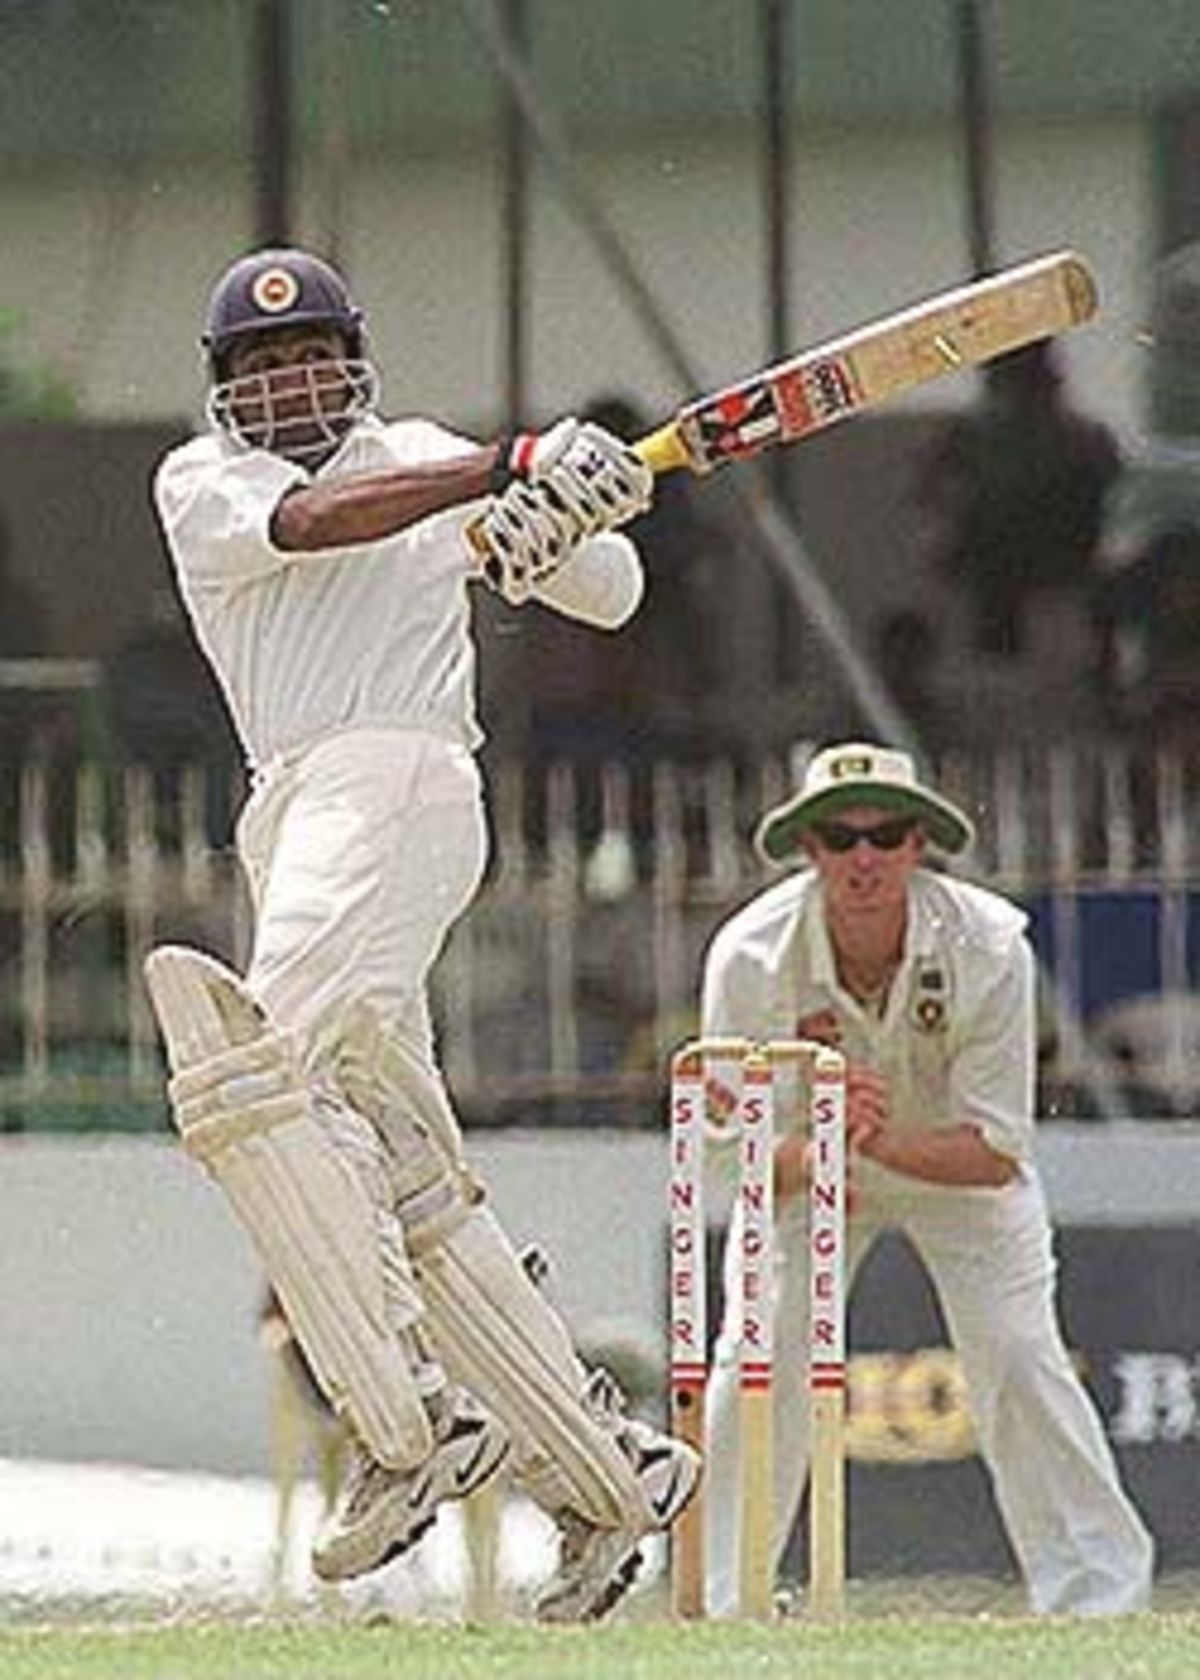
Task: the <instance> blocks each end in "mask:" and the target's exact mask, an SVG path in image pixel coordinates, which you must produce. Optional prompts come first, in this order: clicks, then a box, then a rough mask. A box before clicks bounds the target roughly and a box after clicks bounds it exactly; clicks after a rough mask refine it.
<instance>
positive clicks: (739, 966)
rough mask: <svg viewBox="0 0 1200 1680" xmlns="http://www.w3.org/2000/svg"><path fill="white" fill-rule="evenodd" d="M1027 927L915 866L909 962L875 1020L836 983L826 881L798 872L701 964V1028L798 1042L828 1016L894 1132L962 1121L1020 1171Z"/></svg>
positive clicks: (724, 934)
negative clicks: (875, 1079)
mask: <svg viewBox="0 0 1200 1680" xmlns="http://www.w3.org/2000/svg"><path fill="white" fill-rule="evenodd" d="M1027 920H1028V918H1027V917H1026V916H1025V914H1024V912H1023V911H1022V910H1020V909H1018V908H1017V906H1016V905H1014V904H1011V903H1009V901H1008V900H1007V899H1005V898H1002V897H1000V896H999V895H998V894H997V893H993V892H990V891H987V890H986V889H984V888H982V887H977V886H973V885H970V884H968V883H966V882H963V881H957V880H954V879H952V878H951V877H949V876H946V875H940V874H937V873H935V872H933V871H931V870H925V869H922V870H918V871H917V872H916V874H915V875H914V876H913V879H912V883H911V886H910V890H909V916H908V927H907V930H906V936H905V944H904V955H903V959H902V961H901V964H900V968H899V969H898V971H897V973H896V975H895V977H894V978H893V981H892V984H891V987H890V989H889V993H888V998H887V1004H886V1007H885V1008H884V1010H883V1012H882V1014H876V1013H874V1012H872V1011H871V1010H869V1009H866V1008H864V1007H863V1006H862V1005H861V1004H859V1003H858V1002H857V1001H856V1000H855V999H854V998H853V997H852V996H851V995H850V994H849V993H848V992H846V991H845V990H844V989H843V988H842V987H841V986H840V985H839V983H838V978H837V973H836V969H835V965H834V960H833V953H832V950H831V947H830V943H829V936H828V933H827V931H826V923H825V913H824V895H823V891H822V888H821V885H820V882H819V880H818V878H817V876H816V874H815V872H814V871H812V870H808V869H804V870H800V871H798V872H797V873H795V874H793V875H789V876H788V877H787V878H786V879H785V880H783V881H781V882H779V883H777V884H776V885H774V886H771V887H769V888H767V889H766V891H764V892H762V893H760V894H759V895H758V896H757V897H756V898H754V899H752V900H751V901H750V903H749V904H747V905H745V906H744V907H743V908H742V909H741V910H739V911H737V912H736V913H735V914H734V915H733V916H732V917H731V918H730V919H729V920H728V921H727V922H726V923H724V925H723V926H722V927H721V928H720V929H719V930H718V932H717V934H716V936H715V937H714V939H713V941H712V944H711V946H710V949H709V952H708V956H707V959H706V962H705V970H704V985H703V1006H702V1015H703V1028H702V1030H703V1032H704V1034H705V1035H706V1036H707V1035H710V1034H711V1035H729V1034H732V1035H739V1034H740V1035H744V1036H746V1037H749V1038H754V1039H779V1038H784V1039H786V1038H795V1037H798V1036H801V1037H802V1036H805V1032H806V1030H808V1031H811V1030H812V1027H811V1023H812V1022H813V1018H814V1017H817V1016H820V1015H822V1014H824V1013H825V1012H830V1011H831V1012H832V1014H833V1015H834V1016H835V1017H836V1024H837V1029H838V1031H839V1033H840V1048H841V1049H842V1050H843V1051H844V1052H845V1054H846V1055H847V1056H848V1058H849V1059H850V1060H851V1061H852V1062H857V1063H860V1064H864V1065H866V1066H869V1067H872V1068H874V1069H876V1070H877V1071H878V1072H880V1073H881V1074H882V1075H883V1076H884V1078H885V1080H886V1081H887V1086H888V1095H889V1103H890V1109H891V1117H892V1123H893V1124H894V1125H896V1126H897V1127H898V1128H901V1127H917V1126H946V1127H949V1126H953V1125H956V1124H958V1123H960V1122H962V1121H964V1120H966V1121H970V1122H973V1123H975V1124H976V1125H978V1127H979V1129H980V1131H981V1132H982V1134H983V1136H984V1137H985V1138H986V1140H987V1142H988V1143H989V1144H991V1146H992V1147H993V1148H994V1149H996V1150H999V1151H1000V1152H1001V1153H1003V1154H1006V1155H1011V1156H1013V1157H1015V1158H1016V1159H1018V1160H1021V1161H1025V1160H1027V1159H1028V1158H1029V1157H1030V1155H1031V1152H1032V1148H1033V1141H1034V1133H1033V1103H1034V1076H1035V1051H1036V1023H1035V1005H1034V960H1033V952H1032V950H1031V948H1030V945H1029V942H1028V939H1027V938H1026V935H1025V927H1026V923H1027ZM806 1024H808V1025H807V1026H806ZM791 1108H792V1114H793V1117H794V1115H795V1104H794V1102H793V1104H792V1105H791ZM784 1112H785V1115H786V1113H787V1108H786V1105H785V1111H784ZM781 1118H783V1117H782V1116H781ZM870 1165H871V1164H870V1163H866V1162H864V1163H863V1167H864V1168H867V1167H869V1166H870ZM877 1170H881V1169H877Z"/></svg>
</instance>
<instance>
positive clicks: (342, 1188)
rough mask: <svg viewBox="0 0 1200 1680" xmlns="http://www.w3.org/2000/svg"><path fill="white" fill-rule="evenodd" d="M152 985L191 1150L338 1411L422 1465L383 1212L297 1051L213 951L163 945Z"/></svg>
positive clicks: (376, 1450)
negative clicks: (320, 1111) (316, 1098)
mask: <svg viewBox="0 0 1200 1680" xmlns="http://www.w3.org/2000/svg"><path fill="white" fill-rule="evenodd" d="M146 982H147V986H148V988H149V991H150V997H151V1000H152V1002H153V1004H154V1008H155V1012H156V1014H157V1016H158V1020H159V1024H160V1026H161V1028H162V1032H163V1037H164V1039H165V1040H166V1045H167V1053H168V1057H169V1059H170V1063H171V1067H172V1070H173V1077H172V1079H171V1083H170V1095H171V1103H172V1109H173V1113H174V1118H175V1123H176V1125H177V1127H178V1129H179V1133H180V1136H181V1138H182V1140H183V1145H184V1148H185V1149H186V1150H187V1151H188V1153H189V1154H191V1155H193V1156H194V1157H195V1158H196V1159H197V1160H198V1161H200V1162H201V1163H202V1164H203V1165H204V1166H205V1167H206V1168H207V1169H208V1171H209V1172H210V1173H211V1174H212V1176H213V1177H214V1178H215V1179H216V1181H217V1182H218V1184H219V1185H220V1186H221V1188H222V1190H223V1191H224V1192H225V1194H226V1195H227V1197H228V1198H229V1200H230V1202H231V1204H232V1206H233V1209H234V1211H235V1213H236V1214H237V1216H238V1218H239V1220H240V1221H241V1223H242V1225H243V1226H244V1227H245V1228H246V1231H247V1232H248V1234H249V1236H250V1237H251V1239H252V1240H253V1242H254V1244H255V1247H256V1248H257V1250H258V1254H259V1257H260V1259H261V1261H262V1264H263V1266H264V1268H265V1270H266V1273H267V1276H268V1277H269V1279H270V1281H271V1283H272V1285H273V1286H274V1288H275V1290H276V1292H277V1293H278V1295H279V1298H280V1300H281V1301H282V1302H283V1306H284V1309H285V1311H286V1313H287V1316H288V1319H289V1321H290V1322H291V1325H292V1327H293V1329H294V1330H295V1332H296V1335H297V1337H298V1339H299V1341H300V1343H301V1345H302V1346H303V1348H304V1351H305V1354H306V1355H307V1357H308V1359H309V1362H310V1363H311V1365H312V1367H313V1371H314V1373H315V1375H316V1377H317V1380H318V1381H319V1382H320V1384H321V1387H322V1388H323V1389H324V1391H325V1393H326V1395H327V1397H328V1398H329V1400H330V1402H331V1404H332V1405H333V1406H334V1408H335V1410H336V1411H338V1412H339V1414H341V1415H344V1416H345V1417H347V1418H348V1420H349V1422H350V1423H351V1425H352V1426H353V1428H354V1429H355V1431H356V1432H357V1434H358V1435H359V1436H360V1437H361V1439H362V1441H363V1442H364V1444H365V1445H366V1447H367V1449H368V1451H369V1452H370V1453H371V1454H372V1455H373V1456H374V1457H375V1458H376V1459H378V1461H379V1462H380V1463H381V1464H385V1465H387V1466H389V1467H391V1468H394V1469H407V1468H409V1467H410V1466H412V1465H415V1464H419V1463H421V1462H422V1461H423V1460H425V1459H426V1458H428V1456H429V1454H430V1452H431V1451H432V1449H433V1437H432V1432H431V1428H430V1422H429V1416H428V1413H427V1411H426V1408H425V1405H424V1403H423V1402H422V1399H421V1397H420V1395H419V1393H418V1392H417V1388H416V1384H415V1382H414V1378H413V1373H412V1370H411V1368H410V1365H409V1361H408V1357H407V1354H406V1352H405V1350H404V1348H403V1346H402V1344H401V1341H400V1339H399V1336H398V1334H397V1330H396V1328H395V1326H394V1324H393V1322H392V1321H391V1320H390V1318H389V1314H388V1301H387V1297H386V1292H385V1286H384V1273H383V1265H382V1260H381V1256H380V1253H379V1249H378V1244H377V1243H376V1241H375V1238H374V1232H375V1210H374V1209H373V1208H372V1206H371V1202H370V1199H369V1197H368V1195H367V1194H366V1191H365V1190H364V1188H363V1186H362V1184H361V1182H360V1181H359V1179H358V1178H357V1176H356V1175H355V1173H354V1171H353V1169H352V1168H351V1167H350V1166H349V1165H348V1163H347V1162H346V1160H345V1159H344V1158H343V1156H342V1155H341V1154H340V1153H339V1151H338V1150H337V1149H336V1148H335V1147H334V1146H333V1145H332V1144H331V1143H330V1141H329V1138H328V1137H327V1136H326V1134H325V1131H324V1130H323V1128H322V1126H321V1124H320V1123H319V1122H318V1120H317V1119H316V1118H315V1114H314V1108H313V1102H312V1098H311V1095H310V1093H309V1091H308V1089H307V1087H306V1085H305V1083H304V1081H303V1078H302V1076H301V1074H300V1071H299V1068H298V1065H297V1063H296V1060H295V1058H294V1055H293V1053H292V1051H291V1048H290V1045H289V1044H288V1042H287V1040H286V1039H285V1038H283V1037H281V1035H280V1034H278V1033H277V1032H276V1031H275V1030H274V1029H273V1028H272V1027H271V1025H270V1023H269V1022H268V1021H267V1019H266V1018H265V1016H264V1014H263V1012H262V1010H261V1009H260V1008H259V1007H258V1005H257V1004H256V1003H255V1001H254V999H253V998H252V997H251V995H250V994H249V992H248V991H247V990H246V987H245V985H244V984H243V982H242V981H241V979H240V978H239V977H238V975H236V974H235V973H234V972H233V971H232V970H231V969H228V968H226V967H225V965H224V964H222V963H219V962H217V961H216V959H215V958H213V957H210V956H208V955H206V954H205V953H203V952H200V951H193V950H189V949H187V948H186V947H183V946H160V947H159V948H158V949H157V950H156V951H153V952H152V953H151V955H150V956H149V958H148V959H147V962H146Z"/></svg>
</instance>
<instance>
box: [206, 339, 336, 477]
mask: <svg viewBox="0 0 1200 1680" xmlns="http://www.w3.org/2000/svg"><path fill="white" fill-rule="evenodd" d="M345 358H346V346H345V344H344V343H343V342H342V338H341V334H340V333H338V332H335V331H333V330H332V329H329V328H315V327H297V328H294V329H293V330H291V331H288V332H277V333H271V334H269V335H266V336H264V337H262V338H256V339H249V340H247V342H246V343H244V344H239V345H237V346H236V347H235V348H234V349H233V350H232V351H231V352H230V355H229V381H228V385H227V387H226V391H227V397H226V400H227V403H228V408H229V412H230V415H231V418H232V420H233V422H234V425H235V426H236V429H237V431H238V433H239V435H240V436H241V437H242V438H243V439H244V440H245V441H246V442H248V443H251V444H253V445H255V446H256V447H258V448H261V449H269V450H272V451H273V452H274V453H276V454H279V455H286V456H289V457H296V458H303V457H304V456H306V455H311V454H314V453H320V452H321V451H322V450H327V449H328V447H329V446H330V444H331V443H335V442H337V441H338V440H339V439H340V437H341V435H342V434H343V432H344V431H345V424H346V416H347V414H348V411H349V410H350V408H351V404H352V399H353V397H354V389H353V383H352V376H351V372H350V368H349V366H348V364H347V362H346V359H345Z"/></svg>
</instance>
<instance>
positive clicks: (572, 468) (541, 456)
mask: <svg viewBox="0 0 1200 1680" xmlns="http://www.w3.org/2000/svg"><path fill="white" fill-rule="evenodd" d="M519 452H520V454H521V455H523V457H524V459H523V460H522V461H521V462H520V471H521V472H522V473H523V474H524V475H525V476H523V477H519V478H513V479H512V480H510V482H509V483H508V485H507V487H506V488H505V489H504V491H503V492H502V493H501V494H500V495H499V496H497V497H496V498H495V499H494V500H493V501H492V503H491V505H490V506H489V508H488V511H487V512H486V513H485V514H484V515H483V517H482V518H481V519H480V520H479V522H478V525H477V527H476V528H475V530H474V531H473V533H472V540H473V541H474V542H475V545H476V547H477V548H478V549H479V550H480V552H481V554H482V556H483V558H482V560H481V569H482V572H483V575H484V578H485V579H486V581H487V582H488V583H489V584H490V585H491V587H492V588H493V589H494V590H496V592H497V593H498V594H499V595H502V596H503V597H504V599H505V600H506V601H507V602H509V604H510V605H511V606H520V605H522V604H523V603H524V602H525V601H527V600H528V599H529V598H530V596H531V595H532V594H533V593H534V592H535V590H536V588H537V585H538V584H539V583H541V582H542V581H543V580H544V579H546V578H548V577H551V576H552V575H553V574H554V573H555V572H556V571H557V570H558V568H559V567H560V566H561V565H562V564H563V562H564V560H566V558H567V556H568V555H569V554H570V553H571V551H572V549H573V548H575V546H576V545H577V544H578V543H579V542H581V541H582V540H583V539H584V538H585V537H590V536H593V535H594V534H595V533H596V532H597V531H611V530H615V529H616V527H617V526H619V525H624V524H625V523H626V522H627V521H628V520H630V519H633V518H635V517H636V516H637V515H638V514H639V513H644V512H645V510H646V509H647V508H648V507H649V506H650V502H651V497H652V493H653V486H654V475H653V474H652V473H651V471H650V469H649V467H647V466H646V464H645V463H644V462H643V461H642V460H641V458H640V457H639V456H638V455H636V454H635V453H634V451H633V450H632V449H631V448H630V447H629V445H628V444H626V443H623V442H622V441H621V439H620V438H618V437H616V436H614V435H613V433H611V432H607V431H605V430H604V428H603V427H602V426H597V425H593V424H592V423H590V422H587V423H582V424H581V423H580V422H579V421H577V420H575V419H574V418H571V417H568V418H567V419H565V420H560V421H558V422H557V424H555V425H554V426H551V427H550V429H549V430H548V431H547V432H544V433H543V434H542V435H541V436H540V437H538V438H536V439H531V438H529V437H528V436H526V437H525V438H523V439H521V440H520V448H519ZM517 455H518V448H517V447H514V450H513V463H514V464H515V462H516V459H517Z"/></svg>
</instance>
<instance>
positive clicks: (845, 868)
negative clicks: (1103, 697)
mask: <svg viewBox="0 0 1200 1680" xmlns="http://www.w3.org/2000/svg"><path fill="white" fill-rule="evenodd" d="M805 849H806V850H807V852H808V855H809V857H810V858H811V860H812V863H813V866H814V868H815V869H816V871H817V873H818V874H819V875H820V877H821V881H822V883H823V885H824V888H825V897H826V902H827V903H828V904H829V906H830V909H831V910H832V911H834V912H835V914H842V915H847V916H848V915H860V914H867V913H870V914H872V915H874V914H878V913H880V912H886V911H894V912H899V911H901V910H902V909H903V908H904V906H905V904H906V902H907V898H908V884H909V882H910V881H911V879H912V875H913V871H914V870H915V869H916V868H917V867H918V865H919V864H920V862H921V859H922V857H923V856H924V852H925V836H924V833H923V831H922V829H921V828H920V826H919V825H918V824H917V823H916V822H913V821H911V820H910V819H908V818H905V817H898V816H897V815H896V813H895V811H886V810H883V809H882V808H881V807H879V806H876V805H852V806H849V807H847V808H846V809H844V810H841V811H839V812H838V814H837V817H836V819H830V821H828V822H823V823H819V824H816V825H815V826H814V827H813V828H812V829H810V830H809V832H808V834H807V835H806V837H805Z"/></svg>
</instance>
